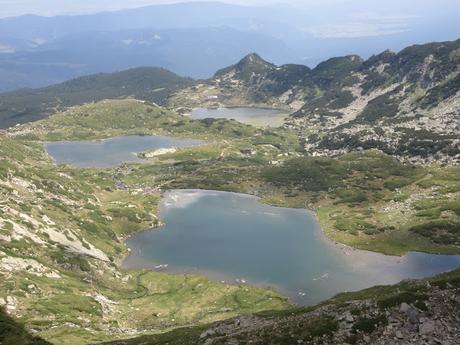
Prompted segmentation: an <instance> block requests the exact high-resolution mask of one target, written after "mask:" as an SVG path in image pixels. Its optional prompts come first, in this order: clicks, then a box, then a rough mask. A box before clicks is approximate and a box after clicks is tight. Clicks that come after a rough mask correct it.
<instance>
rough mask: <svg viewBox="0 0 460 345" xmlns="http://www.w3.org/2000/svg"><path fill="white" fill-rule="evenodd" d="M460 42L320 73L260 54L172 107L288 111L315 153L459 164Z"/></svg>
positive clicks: (328, 64) (326, 66) (342, 60)
mask: <svg viewBox="0 0 460 345" xmlns="http://www.w3.org/2000/svg"><path fill="white" fill-rule="evenodd" d="M459 73H460V40H457V41H452V42H443V43H430V44H425V45H417V46H412V47H408V48H406V49H404V50H402V51H401V52H399V53H393V52H390V51H385V52H383V53H382V54H379V55H376V56H372V57H371V58H369V59H368V60H366V61H364V60H362V59H361V58H360V57H359V56H355V55H351V56H346V57H339V58H332V59H330V60H327V61H325V62H323V63H321V64H319V65H318V66H317V67H315V68H314V69H309V68H308V67H305V66H299V65H284V66H279V67H278V66H275V65H273V64H271V63H268V62H266V61H264V60H263V59H262V58H261V57H259V56H258V55H256V54H252V55H248V56H247V57H245V58H244V59H243V60H241V61H240V62H239V63H237V64H236V65H233V66H230V67H228V68H226V69H223V70H221V71H219V72H218V73H216V75H215V76H214V78H212V79H210V80H208V81H206V82H203V83H200V84H198V85H195V86H193V87H192V88H188V89H185V90H179V91H178V92H177V93H176V94H175V95H174V96H173V97H171V99H170V101H169V103H170V105H171V106H173V107H175V106H178V104H182V105H184V104H185V105H187V106H189V107H193V106H217V105H228V106H237V105H249V106H273V107H282V108H288V109H290V110H291V111H292V112H293V115H292V119H291V120H290V121H289V122H288V124H287V126H289V127H290V128H293V129H295V130H297V131H298V132H299V134H300V136H301V137H303V138H304V139H305V149H306V151H307V152H308V153H310V154H312V155H334V154H338V153H343V152H347V151H351V150H355V149H370V148H377V149H380V150H382V151H384V152H386V153H388V154H391V155H395V156H398V157H400V158H402V159H411V160H414V161H433V160H436V161H438V162H441V161H442V162H453V161H455V162H458V161H459V159H460V156H459V155H460V146H459V145H460V144H459V142H460V136H459V131H460V83H459V80H460V75H459Z"/></svg>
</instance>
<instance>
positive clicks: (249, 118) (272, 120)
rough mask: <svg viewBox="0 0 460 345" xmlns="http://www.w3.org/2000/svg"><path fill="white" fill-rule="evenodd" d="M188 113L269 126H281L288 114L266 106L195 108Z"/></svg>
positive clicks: (202, 116) (201, 117)
mask: <svg viewBox="0 0 460 345" xmlns="http://www.w3.org/2000/svg"><path fill="white" fill-rule="evenodd" d="M190 115H191V117H192V118H194V119H205V118H217V119H229V120H236V121H239V122H243V123H248V124H251V125H256V126H271V127H278V126H281V125H282V124H283V123H284V119H285V118H286V117H287V116H288V114H287V113H286V112H284V111H282V110H277V109H266V108H196V109H193V111H192V112H191V114H190Z"/></svg>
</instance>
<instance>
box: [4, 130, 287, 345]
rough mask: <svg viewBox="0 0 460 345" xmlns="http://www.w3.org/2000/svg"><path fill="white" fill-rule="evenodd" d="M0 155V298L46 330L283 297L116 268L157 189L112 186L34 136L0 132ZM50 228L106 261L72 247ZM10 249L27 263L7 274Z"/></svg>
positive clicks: (57, 332)
mask: <svg viewBox="0 0 460 345" xmlns="http://www.w3.org/2000/svg"><path fill="white" fill-rule="evenodd" d="M0 155H1V157H2V159H1V160H0V181H1V185H0V193H1V200H2V201H1V203H0V206H1V207H0V209H1V211H0V225H1V226H0V235H1V239H0V241H1V244H2V250H1V253H0V276H1V278H2V281H3V283H2V284H1V286H0V297H1V298H3V299H6V298H7V296H9V300H10V301H13V302H12V303H9V305H10V307H11V308H12V309H10V310H9V311H10V312H12V313H13V314H14V315H17V316H19V318H20V321H21V322H23V323H25V324H26V325H27V328H28V329H32V330H34V331H36V332H38V333H39V334H40V336H42V337H43V338H44V339H47V340H50V341H52V342H53V343H55V344H69V345H70V344H72V345H73V344H83V343H87V342H95V341H104V340H109V339H114V338H118V337H126V336H127V334H131V333H132V332H134V333H133V334H135V333H136V332H137V330H142V332H158V331H164V330H168V329H171V328H175V327H178V326H185V325H188V324H197V323H202V322H206V323H207V322H210V321H212V320H218V319H224V318H228V317H231V316H234V315H238V314H241V313H251V312H254V311H260V310H266V309H272V308H275V309H279V308H286V307H287V306H288V303H287V301H286V300H285V299H284V298H281V297H280V296H279V295H277V294H276V293H274V292H272V291H269V290H261V289H258V288H253V287H248V286H226V285H222V284H218V283H215V282H211V281H209V280H208V279H206V278H204V277H197V276H183V275H168V274H164V273H160V272H149V271H129V272H125V271H124V270H121V269H120V268H119V267H118V263H119V262H120V260H121V259H122V257H123V256H124V255H125V254H126V248H125V246H124V244H123V243H122V239H123V238H124V237H126V236H127V235H129V234H131V233H133V232H136V231H139V230H141V229H145V228H148V227H150V226H151V225H152V224H155V223H156V218H155V216H154V214H155V213H156V207H157V205H158V200H159V197H158V196H157V195H155V194H151V195H149V196H144V195H142V194H139V193H135V192H130V191H115V188H114V182H113V174H114V172H113V171H102V170H99V171H96V170H91V169H90V170H77V169H71V168H67V167H57V168H56V167H55V166H53V165H52V164H51V162H50V160H49V159H48V158H47V157H46V156H45V155H44V152H43V149H42V148H41V146H40V145H36V144H33V143H31V142H25V141H21V140H18V139H15V140H12V139H9V138H6V137H4V136H0ZM39 200H41V201H39ZM29 217H30V218H29ZM46 217H48V218H46ZM44 219H49V220H50V221H52V222H53V223H49V224H52V225H49V224H48V222H47V221H45V220H44ZM48 228H52V229H53V230H55V231H56V232H58V233H61V234H63V235H64V236H65V237H66V238H71V239H74V240H75V242H78V243H81V244H83V247H84V248H86V247H89V246H90V245H91V246H94V247H96V248H98V249H100V250H102V251H103V252H104V253H105V254H106V255H107V256H108V258H109V259H110V260H109V261H107V262H103V261H100V260H96V259H92V258H90V257H88V256H83V255H77V254H76V253H72V252H69V251H68V250H66V249H65V246H63V245H62V244H60V242H59V241H56V240H52V239H51V238H50V236H49V235H47V234H46V233H47V232H48V230H47V229H48ZM18 229H22V232H21V231H18ZM34 238H35V239H34ZM39 241H43V243H38V242H39ZM7 257H8V258H15V260H19V262H22V261H23V260H33V261H32V262H33V265H32V264H30V261H27V267H26V268H25V269H24V268H23V269H21V268H18V269H17V270H15V271H14V273H13V274H12V273H8V271H7V269H6V268H5V267H6V266H5V264H3V262H2V260H3V259H5V258H7ZM34 265H40V267H39V269H35V268H34ZM49 273H54V274H58V275H59V276H60V278H54V277H52V276H46V274H49ZM120 282H123V283H122V284H120ZM100 296H104V297H103V298H102V302H101V299H100V298H101V297H100ZM105 298H107V299H108V300H109V301H108V302H107V300H105Z"/></svg>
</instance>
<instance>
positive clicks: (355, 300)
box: [108, 270, 460, 345]
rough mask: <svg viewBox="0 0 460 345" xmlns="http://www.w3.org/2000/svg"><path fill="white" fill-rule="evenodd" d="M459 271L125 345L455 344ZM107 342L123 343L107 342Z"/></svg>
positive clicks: (459, 335)
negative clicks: (304, 306)
mask: <svg viewBox="0 0 460 345" xmlns="http://www.w3.org/2000/svg"><path fill="white" fill-rule="evenodd" d="M459 283H460V271H459V270H457V271H454V272H451V273H447V274H443V275H441V276H439V277H436V278H432V279H426V280H419V281H406V282H403V283H400V284H398V285H395V286H377V287H374V288H370V289H367V290H363V291H359V292H352V293H345V294H340V295H338V296H336V297H335V298H332V299H330V300H328V301H325V302H323V303H321V304H320V305H317V306H313V307H309V308H298V309H293V310H288V311H282V312H265V313H261V314H259V315H254V316H241V317H237V318H234V319H231V320H227V321H223V322H217V323H215V324H212V325H208V326H207V327H206V326H201V327H190V328H184V329H179V330H175V331H173V332H170V333H166V334H160V335H155V336H144V337H141V338H138V339H130V340H126V341H125V342H123V344H126V345H140V344H142V345H163V344H169V345H190V344H193V345H199V344H205V345H223V344H232V345H239V344H241V345H242V344H255V345H265V344H271V345H284V344H324V345H335V344H360V345H364V344H373V345H387V344H409V343H417V344H436V343H438V344H441V343H442V344H452V345H453V344H457V343H458V341H460V329H459V325H458V320H457V318H458V316H457V310H458V307H459V306H460V298H459V296H460V295H459V292H460V284H459ZM108 344H113V345H115V344H120V342H116V343H108Z"/></svg>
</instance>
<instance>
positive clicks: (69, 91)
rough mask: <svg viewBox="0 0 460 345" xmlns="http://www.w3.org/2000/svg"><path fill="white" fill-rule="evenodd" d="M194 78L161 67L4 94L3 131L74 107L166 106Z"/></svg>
mask: <svg viewBox="0 0 460 345" xmlns="http://www.w3.org/2000/svg"><path fill="white" fill-rule="evenodd" d="M192 83H193V82H192V80H191V79H188V78H183V77H180V76H178V75H176V74H174V73H172V72H169V71H167V70H165V69H161V68H150V67H145V68H135V69H130V70H126V71H122V72H117V73H100V74H95V75H90V76H87V77H81V78H77V79H73V80H70V81H67V82H64V83H62V84H57V85H53V86H49V87H46V88H42V89H31V90H19V91H14V92H8V93H3V94H0V128H8V127H10V126H14V125H16V124H18V123H25V122H30V121H35V120H38V119H41V118H44V117H46V116H48V115H50V114H52V113H54V112H56V111H59V110H61V109H64V108H66V107H70V106H73V105H78V104H83V103H88V102H97V101H100V100H102V99H115V98H128V97H133V98H137V99H141V100H146V101H150V102H155V103H158V104H164V103H165V100H166V98H167V97H168V95H169V93H171V92H172V91H174V90H177V89H179V88H182V87H184V86H188V85H191V84H192Z"/></svg>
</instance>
